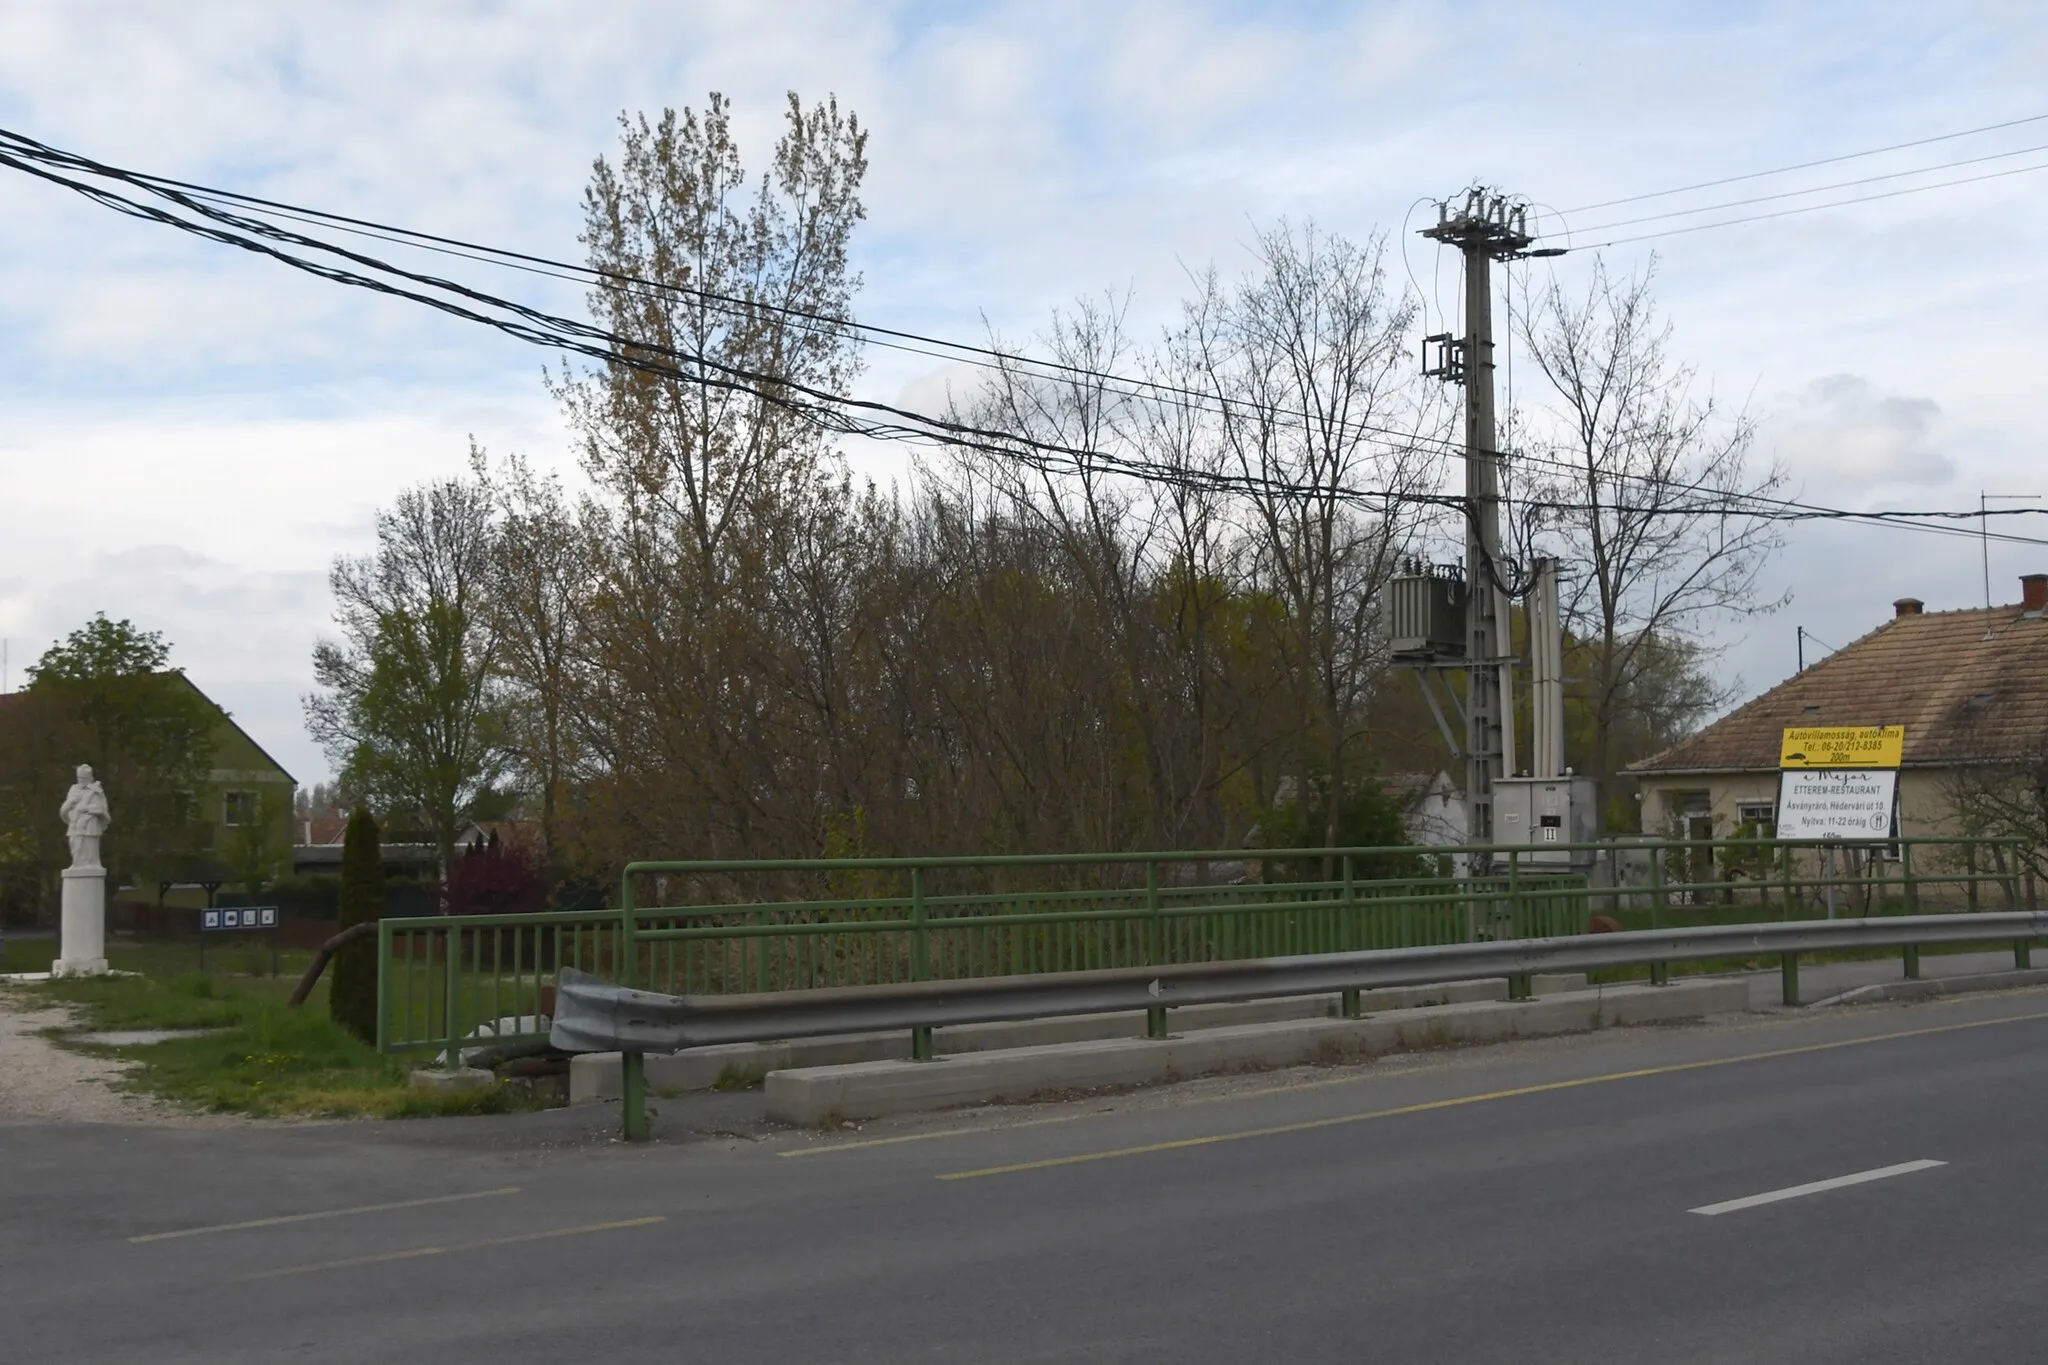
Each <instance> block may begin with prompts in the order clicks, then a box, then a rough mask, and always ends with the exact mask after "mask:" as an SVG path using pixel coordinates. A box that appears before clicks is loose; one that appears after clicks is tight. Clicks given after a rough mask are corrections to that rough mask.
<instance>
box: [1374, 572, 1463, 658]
mask: <svg viewBox="0 0 2048 1365" xmlns="http://www.w3.org/2000/svg"><path fill="white" fill-rule="evenodd" d="M1387 634H1388V636H1389V637H1390V640H1389V643H1390V644H1391V645H1392V647H1393V654H1394V658H1395V660H1396V661H1397V662H1402V663H1431V662H1439V661H1442V660H1448V659H1462V658H1464V657H1465V571H1464V570H1463V569H1461V568H1459V567H1458V566H1456V565H1454V564H1432V565H1422V564H1415V563H1411V564H1410V565H1409V566H1408V572H1406V573H1404V574H1400V575H1398V576H1396V577H1395V578H1393V579H1391V580H1390V581H1389V582H1388V583H1387Z"/></svg>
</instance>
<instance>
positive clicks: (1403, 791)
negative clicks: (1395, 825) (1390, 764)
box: [1380, 771, 1468, 847]
mask: <svg viewBox="0 0 2048 1365" xmlns="http://www.w3.org/2000/svg"><path fill="white" fill-rule="evenodd" d="M1380 785H1381V786H1382V787H1383V788H1385V789H1386V792H1387V795H1389V796H1391V797H1393V798H1394V799H1395V800H1396V801H1399V802H1400V803H1401V807H1402V815H1401V828H1402V829H1403V830H1404V831H1406V832H1407V835H1408V838H1409V840H1410V841H1411V842H1413V843H1418V844H1427V845H1430V846H1432V847H1443V846H1446V845H1450V844H1462V843H1464V842H1465V841H1466V835H1465V831H1466V829H1467V827H1468V826H1467V824H1466V819H1465V793H1464V791H1463V790H1462V789H1461V788H1460V787H1459V786H1458V784H1457V783H1455V782H1453V781H1451V778H1450V775H1449V774H1448V773H1445V772H1442V771H1438V772H1433V773H1393V774H1390V775H1389V776H1386V777H1383V778H1381V779H1380Z"/></svg>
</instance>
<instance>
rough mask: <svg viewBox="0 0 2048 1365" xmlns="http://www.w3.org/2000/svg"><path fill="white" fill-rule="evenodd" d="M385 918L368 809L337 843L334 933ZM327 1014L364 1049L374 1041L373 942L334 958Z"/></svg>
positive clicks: (379, 858) (380, 863) (379, 859)
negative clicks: (338, 903) (336, 920)
mask: <svg viewBox="0 0 2048 1365" xmlns="http://www.w3.org/2000/svg"><path fill="white" fill-rule="evenodd" d="M383 916H384V858H383V853H382V850H381V848H380V847H379V844H378V838H377V822H376V820H375V819H374V818H372V817H371V815H370V812H369V810H368V808H367V807H364V806H357V807H356V809H355V813H354V814H353V815H351V816H349V819H348V830H347V832H346V833H345V834H343V835H342V842H341V914H340V924H339V927H340V928H342V929H349V928H353V927H354V926H355V925H358V924H374V923H376V922H377V921H378V920H379V919H381V918H383ZM327 1013H328V1015H329V1016H330V1017H331V1018H332V1019H333V1020H334V1022H335V1023H337V1024H340V1025H341V1026H342V1027H343V1028H345V1029H347V1030H348V1031H349V1032H350V1033H353V1034H355V1035H356V1037H358V1038H360V1039H362V1040H363V1041H364V1042H366V1043H375V1042H376V1041H377V940H376V939H375V937H366V938H362V939H358V940H356V941H355V942H354V943H350V944H346V945H344V946H343V947H342V949H341V951H340V952H338V953H336V954H335V955H334V978H333V981H332V983H331V984H330V985H329V987H328V994H327Z"/></svg>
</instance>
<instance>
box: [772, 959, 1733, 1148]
mask: <svg viewBox="0 0 2048 1365" xmlns="http://www.w3.org/2000/svg"><path fill="white" fill-rule="evenodd" d="M1748 1000H1749V996H1748V986H1747V984H1746V983H1745V982H1742V981H1698V982H1680V983H1676V984H1673V985H1670V986H1618V987H1607V988H1605V989H1600V990H1586V991H1578V992H1571V993H1566V994H1561V995H1553V996H1550V997H1548V998H1542V999H1536V1000H1525V1001H1467V1002H1461V1003H1456V1004H1449V1005H1432V1006H1420V1007H1415V1008H1411V1009H1406V1010H1399V1011H1389V1012H1386V1013H1382V1014H1378V1015H1374V1016H1372V1017H1370V1018H1366V1019H1307V1020H1292V1021H1275V1022H1269V1023H1259V1024H1240V1025H1234V1026H1230V1027H1225V1028H1214V1029H1202V1030H1198V1031H1192V1032H1187V1033H1179V1034H1176V1035H1175V1036H1174V1037H1171V1038H1167V1039H1161V1040H1150V1039H1144V1038H1113V1039H1097V1040H1093V1041H1088V1042H1080V1043H1068V1044H1057V1045H1051V1046H1041V1047H1026V1048H1012V1049H1007V1050H1004V1051H996V1052H981V1053H969V1054H961V1055H954V1056H947V1057H942V1058H940V1060H938V1061H935V1062H908V1061H885V1062H862V1063H857V1064H854V1065H849V1066H830V1067H815V1068H799V1069H789V1070H781V1071H774V1072H771V1073H769V1075H768V1078H767V1082H766V1085H765V1092H766V1094H765V1098H766V1102H767V1111H768V1117H769V1118H771V1119H775V1120H777V1121H779V1122H783V1123H791V1124H797V1125H801V1126H813V1125H817V1124H821V1123H826V1122H831V1121H835V1120H843V1119H863V1118H879V1117H882V1116H884V1115H888V1114H901V1113H912V1112H922V1111H927V1110H933V1109H950V1108H957V1107H959V1106H962V1105H969V1104H985V1103H990V1102H994V1101H1002V1100H1021V1099H1026V1098H1029V1097H1031V1096H1034V1095H1044V1094H1047V1093H1056V1092H1059V1091H1062V1090H1090V1089H1099V1088H1102V1087H1105V1086H1123V1085H1146V1084H1157V1083H1159V1082H1162V1081H1171V1080H1179V1079H1186V1078H1189V1077H1194V1076H1203V1075H1214V1074H1217V1073H1221V1072H1228V1071H1238V1070H1253V1069H1263V1068H1268V1067H1278V1066H1296V1065H1301V1064H1303V1063H1309V1062H1335V1061H1341V1060H1345V1059H1348V1058H1354V1057H1363V1056H1377V1055H1380V1054H1382V1053H1387V1052H1397V1051H1414V1050H1418V1049H1423V1048H1432V1047H1447V1046H1454V1045H1458V1044H1472V1043H1488V1042H1499V1041H1503V1040H1506V1039H1510V1038H1525V1037H1539V1036H1544V1035H1551V1034H1561V1033H1578V1032H1586V1031H1590V1030H1592V1029H1597V1028H1602V1027H1607V1026H1611V1025H1617V1024H1632V1023H1654V1022H1659V1021H1664V1020H1671V1019H1681V1018H1698V1017H1700V1016H1702V1015H1707V1014H1720V1013H1728V1012H1733V1011H1739V1010H1742V1009H1746V1008H1747V1006H1748Z"/></svg>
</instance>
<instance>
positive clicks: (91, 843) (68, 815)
mask: <svg viewBox="0 0 2048 1365" xmlns="http://www.w3.org/2000/svg"><path fill="white" fill-rule="evenodd" d="M57 813H58V814H59V815H61V816H63V817H64V832H65V833H66V834H68V835H70V836H71V865H72V866H73V867H76V868H97V867H99V865H100V836H101V835H102V834H105V833H106V832H107V826H108V825H110V824H112V823H113V817H112V816H111V815H109V814H108V812H107V791H106V788H104V787H102V786H101V785H100V784H99V783H98V782H97V781H95V780H94V778H93V775H92V767H91V765H90V764H86V763H81V764H79V765H78V780H77V781H76V782H74V783H72V784H71V790H70V791H69V792H66V793H65V795H64V804H63V805H62V806H60V807H58V810H57Z"/></svg>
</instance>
